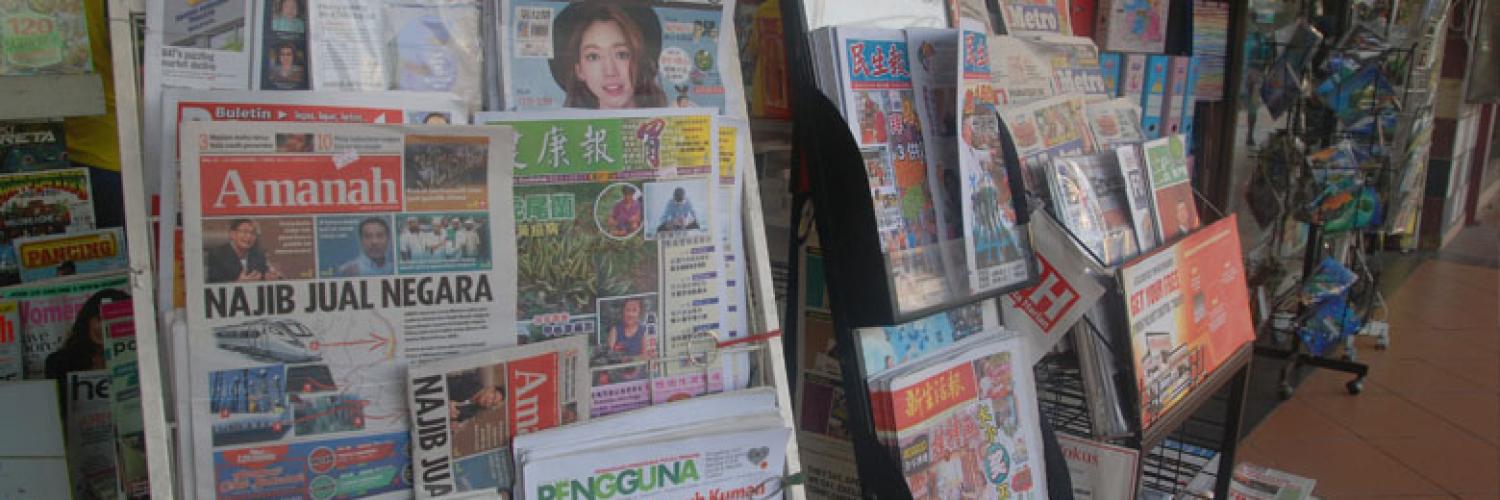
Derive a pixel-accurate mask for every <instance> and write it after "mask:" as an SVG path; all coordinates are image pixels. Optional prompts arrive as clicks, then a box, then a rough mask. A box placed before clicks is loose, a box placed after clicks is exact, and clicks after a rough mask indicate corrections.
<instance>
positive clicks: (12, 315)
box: [0, 300, 25, 381]
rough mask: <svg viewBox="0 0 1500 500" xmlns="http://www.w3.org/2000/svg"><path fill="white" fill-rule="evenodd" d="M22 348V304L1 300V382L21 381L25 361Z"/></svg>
mask: <svg viewBox="0 0 1500 500" xmlns="http://www.w3.org/2000/svg"><path fill="white" fill-rule="evenodd" d="M24 352H25V349H24V348H23V347H22V346H21V304H20V303H18V302H16V301H14V300H0V381H16V380H21V373H22V372H23V371H25V366H24V364H23V363H22V362H23V361H24V360H25V356H23V353H24Z"/></svg>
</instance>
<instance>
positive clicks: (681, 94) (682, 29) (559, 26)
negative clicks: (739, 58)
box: [501, 0, 739, 111]
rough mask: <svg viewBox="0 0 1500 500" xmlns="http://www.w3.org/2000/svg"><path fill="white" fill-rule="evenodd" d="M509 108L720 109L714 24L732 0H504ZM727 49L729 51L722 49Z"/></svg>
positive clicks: (726, 23) (722, 96)
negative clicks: (722, 0) (611, 0)
mask: <svg viewBox="0 0 1500 500" xmlns="http://www.w3.org/2000/svg"><path fill="white" fill-rule="evenodd" d="M501 5H502V8H501V11H502V14H501V17H502V18H503V19H504V20H505V29H506V30H507V32H506V33H505V34H504V36H503V37H502V39H504V40H505V42H506V43H503V44H501V47H502V50H503V51H504V55H503V57H504V69H503V72H504V73H505V75H506V78H505V83H506V89H505V103H506V105H507V106H510V108H511V109H515V110H520V111H527V110H545V109H558V108H587V109H624V108H691V107H705V108H714V109H717V110H719V111H724V110H725V104H726V102H733V101H732V100H728V99H726V98H727V97H729V96H728V95H727V94H726V92H727V91H729V90H730V89H729V87H738V86H739V83H738V82H726V81H725V79H724V76H723V75H722V72H721V69H722V68H721V67H720V64H721V62H722V61H723V59H722V55H723V53H722V52H720V50H719V49H720V34H721V33H722V32H723V31H722V30H732V29H734V24H733V21H732V17H731V16H732V13H731V9H730V6H732V5H733V3H731V2H664V1H643V2H597V1H552V0H505V1H504V2H503V3H502V4H501ZM731 50H733V48H731Z"/></svg>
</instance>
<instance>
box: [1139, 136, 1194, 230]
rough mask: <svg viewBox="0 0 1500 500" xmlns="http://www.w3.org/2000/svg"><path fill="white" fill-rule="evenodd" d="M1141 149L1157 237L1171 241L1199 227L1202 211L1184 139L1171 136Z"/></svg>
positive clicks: (1146, 144)
mask: <svg viewBox="0 0 1500 500" xmlns="http://www.w3.org/2000/svg"><path fill="white" fill-rule="evenodd" d="M1141 149H1142V150H1143V151H1144V152H1145V155H1144V156H1145V157H1146V170H1147V172H1148V173H1149V174H1150V179H1151V206H1152V207H1153V208H1154V211H1155V214H1156V228H1157V233H1156V236H1157V239H1158V240H1160V241H1163V242H1166V241H1171V240H1173V239H1176V238H1178V237H1180V236H1182V235H1184V234H1187V233H1188V232H1189V231H1192V230H1193V228H1196V227H1198V207H1197V204H1196V203H1195V202H1194V200H1193V184H1192V182H1191V180H1190V179H1189V178H1188V165H1187V151H1186V147H1185V146H1184V145H1183V142H1182V136H1181V135H1170V136H1167V137H1163V138H1161V139H1156V140H1153V141H1148V142H1146V143H1145V144H1143V145H1142V148H1141Z"/></svg>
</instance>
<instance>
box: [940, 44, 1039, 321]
mask: <svg viewBox="0 0 1500 500" xmlns="http://www.w3.org/2000/svg"><path fill="white" fill-rule="evenodd" d="M962 36H963V38H962V41H961V46H960V48H959V51H958V57H959V58H960V59H959V68H960V72H961V74H962V76H963V80H962V85H963V86H962V92H961V93H960V94H959V95H957V96H955V97H956V99H958V101H957V106H958V110H959V112H960V113H961V114H960V115H959V116H960V120H961V121H960V122H959V134H958V148H959V152H958V165H959V192H960V193H961V198H960V199H961V200H962V208H961V210H962V212H963V221H964V242H965V245H964V247H965V248H964V256H965V258H966V262H967V270H968V277H969V287H970V289H972V290H973V291H975V292H984V291H990V290H1004V289H1010V288H1015V287H1018V286H1020V285H1021V284H1022V283H1024V282H1026V280H1027V279H1028V278H1030V277H1031V276H1032V270H1031V267H1030V261H1031V241H1030V235H1028V234H1027V232H1026V228H1025V227H1022V226H1020V225H1019V224H1018V221H1019V220H1020V219H1018V218H1017V214H1016V208H1015V201H1014V197H1015V193H1016V192H1017V190H1016V189H1015V187H1013V186H1012V183H1015V182H1020V181H1021V179H1012V178H1011V177H1010V171H1009V169H1008V168H1007V165H1006V162H1007V160H1006V159H1005V148H1004V146H1003V144H1002V143H1001V141H1000V120H999V119H998V118H997V115H996V110H997V109H998V108H997V106H999V105H1001V104H1002V103H1003V102H1004V101H1003V100H1002V95H1001V94H1000V92H1001V90H1002V89H1000V88H997V87H996V86H994V85H993V84H992V83H991V76H992V74H991V71H990V64H991V59H990V53H991V52H990V50H991V49H990V47H991V44H990V43H988V42H987V41H986V38H987V37H988V36H989V35H986V34H985V33H984V32H983V31H982V30H981V31H973V30H970V29H968V28H965V29H964V30H963V31H962Z"/></svg>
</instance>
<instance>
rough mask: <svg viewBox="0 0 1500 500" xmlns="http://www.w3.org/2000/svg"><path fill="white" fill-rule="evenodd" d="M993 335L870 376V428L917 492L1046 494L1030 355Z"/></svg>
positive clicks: (1014, 340) (1017, 342)
mask: <svg viewBox="0 0 1500 500" xmlns="http://www.w3.org/2000/svg"><path fill="white" fill-rule="evenodd" d="M996 332H998V330H992V331H989V332H985V333H982V334H981V335H986V336H987V337H983V338H981V337H976V338H975V339H973V340H974V342H970V343H966V344H963V345H962V347H963V349H955V350H950V352H948V353H945V354H946V355H944V356H940V357H934V358H931V360H932V361H931V362H930V363H924V364H920V365H916V366H913V367H912V368H913V369H912V370H910V371H905V372H894V373H892V374H889V376H888V377H882V379H880V380H878V381H877V385H878V386H879V387H880V389H879V390H880V391H881V392H880V393H878V394H875V395H874V398H875V400H876V401H877V402H878V403H877V407H878V408H883V410H884V412H885V413H884V418H881V417H877V426H878V427H879V428H880V429H881V431H882V435H883V436H884V439H886V441H887V443H886V444H887V446H888V447H890V448H891V449H892V451H893V452H894V453H896V457H897V459H898V460H899V461H900V463H901V465H902V470H903V471H904V474H905V477H906V484H907V486H908V487H909V488H910V489H911V491H912V494H913V495H915V496H917V497H928V498H959V497H961V496H962V497H970V496H972V497H973V498H985V499H1000V498H1020V499H1044V498H1046V497H1047V478H1046V466H1045V465H1044V464H1043V458H1042V453H1043V452H1042V439H1041V427H1040V425H1041V424H1040V420H1039V417H1038V415H1037V403H1036V386H1035V383H1034V381H1033V379H1032V373H1031V364H1030V362H1029V360H1030V359H1031V357H1030V355H1029V354H1028V353H1027V352H1026V344H1025V342H1024V341H1023V340H1022V339H1020V338H1019V337H1014V336H1013V337H1009V338H1004V339H1002V338H1000V337H998V336H996Z"/></svg>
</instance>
